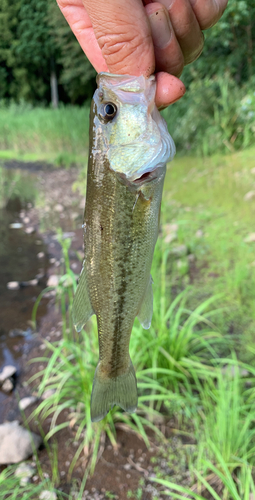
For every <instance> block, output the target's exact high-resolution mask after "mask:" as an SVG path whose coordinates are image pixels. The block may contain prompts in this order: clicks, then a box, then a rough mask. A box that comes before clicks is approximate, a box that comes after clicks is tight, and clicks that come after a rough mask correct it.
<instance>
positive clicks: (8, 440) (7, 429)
mask: <svg viewBox="0 0 255 500" xmlns="http://www.w3.org/2000/svg"><path fill="white" fill-rule="evenodd" d="M32 442H33V446H32ZM41 443H42V438H41V436H38V435H37V434H34V433H33V432H29V431H28V430H27V429H24V427H22V426H20V425H19V423H18V421H17V420H14V422H7V423H5V424H2V425H0V464H16V463H18V462H21V461H22V460H26V459H27V458H28V457H30V456H31V455H33V453H34V449H38V448H39V446H40V444H41Z"/></svg>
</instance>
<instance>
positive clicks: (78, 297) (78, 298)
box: [73, 263, 94, 332]
mask: <svg viewBox="0 0 255 500" xmlns="http://www.w3.org/2000/svg"><path fill="white" fill-rule="evenodd" d="M93 314H94V311H93V309H92V306H91V303H90V298H89V293H88V285H87V273H86V267H85V265H84V263H83V267H82V270H81V274H80V277H79V282H78V286H77V290H76V293H75V296H74V302H73V323H74V326H75V329H76V331H77V332H80V331H81V329H82V327H83V326H84V325H85V324H86V323H87V321H88V320H89V319H90V317H91V316H92V315H93Z"/></svg>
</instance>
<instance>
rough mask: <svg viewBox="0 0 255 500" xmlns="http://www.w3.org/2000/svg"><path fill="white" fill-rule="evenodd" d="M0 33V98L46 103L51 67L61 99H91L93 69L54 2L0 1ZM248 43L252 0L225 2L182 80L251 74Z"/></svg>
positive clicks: (254, 31) (239, 78)
mask: <svg viewBox="0 0 255 500" xmlns="http://www.w3.org/2000/svg"><path fill="white" fill-rule="evenodd" d="M0 32H1V37H0V99H1V98H4V99H10V98H11V99H14V100H17V101H18V100H20V99H24V100H26V101H29V102H36V101H37V102H38V101H40V102H44V103H49V102H50V77H51V72H52V71H53V69H54V71H55V72H56V75H57V79H58V88H59V94H60V99H61V100H62V101H64V102H71V103H78V104H81V103H83V102H84V101H86V100H87V99H90V98H91V95H92V92H93V90H94V86H95V83H94V81H95V70H94V69H93V68H92V66H91V64H90V63H89V61H88V59H87V58H86V56H85V54H84V53H83V51H82V49H81V48H80V46H79V44H78V42H77V40H76V38H75V37H74V35H73V34H72V32H71V30H70V28H69V26H68V25H67V23H66V21H65V19H64V17H63V16H62V14H61V12H60V10H59V8H58V6H57V4H56V2H55V0H29V1H28V0H0ZM254 47H255V0H229V4H228V7H227V9H226V11H225V13H224V15H223V17H222V19H221V20H220V22H219V23H217V25H216V26H214V28H213V29H211V30H208V31H207V32H206V33H205V48H204V51H203V55H202V56H201V57H200V58H199V59H198V60H197V61H196V62H195V63H193V64H192V65H190V66H188V67H187V68H185V70H184V73H183V80H184V82H185V83H186V84H189V83H191V82H192V81H193V80H194V79H195V78H199V79H200V80H201V79H204V78H207V77H210V78H212V77H214V76H219V75H222V74H224V73H225V72H226V71H227V72H228V74H229V75H231V77H233V78H234V79H235V81H236V83H237V84H238V85H241V84H243V83H244V82H246V81H248V79H250V78H251V77H253V75H254V64H255V50H254Z"/></svg>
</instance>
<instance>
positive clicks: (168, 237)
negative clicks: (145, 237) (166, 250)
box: [164, 233, 177, 243]
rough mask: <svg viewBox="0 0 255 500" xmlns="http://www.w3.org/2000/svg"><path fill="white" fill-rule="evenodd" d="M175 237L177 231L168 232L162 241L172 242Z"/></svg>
mask: <svg viewBox="0 0 255 500" xmlns="http://www.w3.org/2000/svg"><path fill="white" fill-rule="evenodd" d="M176 239H177V233H169V234H167V235H166V237H165V239H164V242H165V243H172V241H174V240H176Z"/></svg>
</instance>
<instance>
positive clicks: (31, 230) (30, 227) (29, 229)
mask: <svg viewBox="0 0 255 500" xmlns="http://www.w3.org/2000/svg"><path fill="white" fill-rule="evenodd" d="M25 233H26V234H32V233H35V228H34V227H32V226H29V227H26V229H25Z"/></svg>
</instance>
